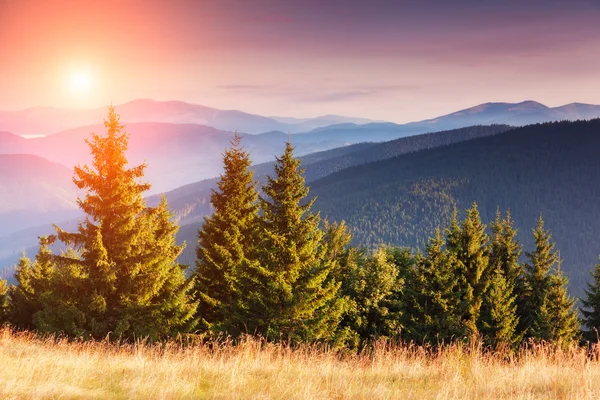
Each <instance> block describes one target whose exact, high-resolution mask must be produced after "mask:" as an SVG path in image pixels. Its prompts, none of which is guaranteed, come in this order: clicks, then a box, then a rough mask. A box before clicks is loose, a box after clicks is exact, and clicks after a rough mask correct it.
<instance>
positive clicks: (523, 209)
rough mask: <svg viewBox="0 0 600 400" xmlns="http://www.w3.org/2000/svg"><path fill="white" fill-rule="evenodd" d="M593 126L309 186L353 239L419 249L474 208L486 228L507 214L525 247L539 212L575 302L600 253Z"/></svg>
mask: <svg viewBox="0 0 600 400" xmlns="http://www.w3.org/2000/svg"><path fill="white" fill-rule="evenodd" d="M599 148H600V120H592V121H584V122H582V121H578V122H558V123H546V124H538V125H531V126H526V127H523V128H519V129H515V130H512V131H509V132H506V133H505V134H502V135H496V136H493V137H487V138H482V139H476V140H471V141H468V142H464V143H457V144H454V145H450V146H447V147H441V148H436V149H431V150H426V151H421V152H417V153H411V154H406V155H402V156H399V157H395V158H392V159H389V160H385V161H379V162H375V163H370V164H366V165H361V166H356V167H352V168H347V169H345V170H343V171H340V172H338V173H336V174H333V175H330V176H328V177H325V178H323V179H321V180H318V181H315V182H313V183H312V184H311V188H312V192H311V193H312V194H314V195H316V196H318V199H317V202H316V203H315V207H316V208H317V209H319V210H320V211H321V213H322V215H323V216H327V217H330V218H332V219H335V220H341V219H345V220H346V221H347V223H348V224H349V226H350V227H351V228H352V230H353V235H354V238H355V242H356V243H357V244H364V245H367V246H370V247H374V246H376V245H378V244H382V243H390V244H397V245H402V246H420V247H422V246H423V245H424V243H425V241H426V239H427V237H428V236H429V235H431V234H432V233H433V231H434V229H435V227H436V226H438V225H440V224H441V225H445V224H447V223H448V221H449V219H450V216H451V213H452V210H453V208H454V207H457V208H458V210H459V211H460V210H464V209H465V208H467V207H468V206H469V205H470V204H472V203H473V202H477V204H478V205H479V209H480V211H481V214H482V219H483V220H484V221H490V220H491V219H493V217H494V215H495V212H496V210H497V208H498V207H500V209H510V210H511V213H512V215H513V217H514V220H515V221H517V222H518V224H519V225H518V226H517V227H518V228H519V231H520V232H519V238H520V239H521V241H522V242H523V243H524V244H526V245H530V244H531V243H530V242H531V239H530V236H531V235H530V231H531V229H532V228H533V226H534V224H535V221H536V219H537V218H538V217H539V215H540V213H541V214H543V216H544V219H545V221H546V222H547V226H548V228H549V229H550V231H551V232H552V233H553V238H554V239H555V240H556V243H557V247H558V248H559V249H560V250H561V253H560V256H561V258H562V259H563V260H564V262H563V264H562V268H563V270H564V271H565V272H566V273H567V275H568V276H569V278H570V289H571V292H572V293H573V294H575V295H582V290H583V287H584V282H585V281H589V271H590V269H591V268H592V267H593V266H594V264H595V261H596V260H597V256H598V253H600V240H598V237H599V236H600V219H599V218H598V216H599V215H600V203H599V202H598V198H600V183H598V176H600V160H599V158H598V154H597V153H598V149H599Z"/></svg>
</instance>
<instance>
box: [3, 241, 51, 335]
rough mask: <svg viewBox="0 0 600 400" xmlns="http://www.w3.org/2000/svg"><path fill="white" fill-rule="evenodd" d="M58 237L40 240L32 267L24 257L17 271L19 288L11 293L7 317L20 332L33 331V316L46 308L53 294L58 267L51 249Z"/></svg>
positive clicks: (11, 290)
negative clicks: (22, 330) (45, 297)
mask: <svg viewBox="0 0 600 400" xmlns="http://www.w3.org/2000/svg"><path fill="white" fill-rule="evenodd" d="M54 241H55V237H54V236H49V237H46V236H44V237H40V238H39V245H40V247H39V251H38V253H37V255H36V257H35V260H34V262H33V263H32V262H31V260H30V259H29V258H27V256H26V255H25V254H23V256H22V257H21V258H20V259H19V263H18V264H17V268H16V270H15V275H14V276H15V281H16V285H15V286H12V287H11V288H10V290H9V293H8V297H9V308H8V311H7V312H8V317H9V320H10V322H11V323H12V325H14V326H15V327H17V328H20V329H33V328H34V325H35V324H34V316H35V314H36V313H37V312H39V311H41V310H42V308H43V298H44V296H48V294H49V292H51V291H52V281H53V277H54V273H55V264H54V262H53V260H52V251H51V249H50V246H51V245H52V244H53V243H54Z"/></svg>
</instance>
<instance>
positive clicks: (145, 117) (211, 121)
mask: <svg viewBox="0 0 600 400" xmlns="http://www.w3.org/2000/svg"><path fill="white" fill-rule="evenodd" d="M116 108H117V110H118V112H119V114H120V115H121V120H122V121H123V122H127V123H132V122H165V123H177V124H196V125H207V126H211V127H213V128H216V129H220V130H225V131H236V130H237V131H240V132H244V133H251V134H255V133H263V132H268V131H274V130H277V131H282V132H286V133H288V132H289V133H295V132H304V131H308V130H312V129H314V128H318V127H322V126H327V125H331V124H336V123H342V122H353V123H368V122H373V121H372V120H368V119H361V118H350V117H342V116H335V115H327V116H323V117H317V118H306V119H295V118H282V117H274V118H269V117H263V116H260V115H254V114H249V113H245V112H242V111H237V110H218V109H216V108H212V107H206V106H202V105H198V104H190V103H186V102H183V101H155V100H151V99H139V100H133V101H130V102H128V103H125V104H121V105H117V106H116ZM105 116H106V108H105V107H102V108H97V109H92V110H85V109H61V108H52V107H34V108H28V109H25V110H19V111H4V112H0V129H1V130H6V131H9V132H12V133H15V134H18V135H49V134H53V133H56V132H60V131H63V130H67V129H72V128H77V127H80V126H87V125H94V124H98V123H99V122H100V121H102V120H103V119H104V117H105Z"/></svg>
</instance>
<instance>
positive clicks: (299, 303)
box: [240, 141, 343, 341]
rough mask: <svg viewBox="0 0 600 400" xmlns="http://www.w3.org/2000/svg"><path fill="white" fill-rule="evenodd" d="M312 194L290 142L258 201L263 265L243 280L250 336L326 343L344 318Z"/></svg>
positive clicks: (259, 255)
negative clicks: (312, 209) (251, 334)
mask: <svg viewBox="0 0 600 400" xmlns="http://www.w3.org/2000/svg"><path fill="white" fill-rule="evenodd" d="M308 190H309V189H308V188H307V187H306V186H305V182H304V177H303V169H301V168H300V161H299V160H298V159H296V158H295V157H294V154H293V147H292V145H291V143H290V142H289V141H288V142H287V144H286V148H285V152H284V154H283V155H282V156H281V157H277V162H276V164H275V176H274V177H269V178H268V182H267V183H266V184H265V185H264V186H263V192H264V197H261V198H260V206H261V210H262V215H261V218H260V242H259V243H258V244H257V249H258V253H257V259H258V261H259V264H257V265H249V267H248V268H247V269H246V270H245V271H244V274H243V276H242V288H241V290H242V291H243V293H244V297H243V298H242V299H241V301H240V304H241V305H242V306H243V311H242V312H243V313H244V314H245V315H246V317H245V320H246V324H245V328H246V330H247V332H248V333H257V334H261V335H263V336H266V337H267V338H268V339H270V340H280V339H281V340H286V341H287V340H289V341H310V340H316V339H327V338H330V337H331V336H332V335H333V333H334V332H335V330H336V328H337V325H338V323H339V320H340V319H341V317H342V312H343V307H341V306H340V305H339V304H340V303H339V302H342V301H343V300H342V299H339V298H338V299H336V297H337V294H338V290H339V287H340V283H339V282H337V281H336V280H335V279H331V277H330V274H331V273H332V272H333V271H334V270H335V265H334V264H333V263H332V262H330V260H328V258H327V252H328V248H327V245H326V243H325V242H324V233H323V231H322V230H321V229H320V228H319V222H320V217H319V214H314V213H312V212H311V207H312V205H313V203H314V199H311V200H305V198H306V196H307V195H308Z"/></svg>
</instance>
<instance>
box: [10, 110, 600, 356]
mask: <svg viewBox="0 0 600 400" xmlns="http://www.w3.org/2000/svg"><path fill="white" fill-rule="evenodd" d="M105 126H106V128H107V130H108V134H107V135H106V136H100V135H96V134H92V139H91V140H90V141H88V144H89V146H90V149H91V152H92V156H93V162H92V165H91V167H88V166H84V167H76V168H75V177H74V183H75V184H76V185H77V187H78V188H80V189H83V190H86V194H85V196H84V197H83V198H82V199H79V200H78V202H79V206H80V208H81V209H82V210H83V211H84V212H85V214H86V218H85V219H84V220H83V221H81V222H80V224H79V226H78V229H77V231H76V232H74V233H70V232H65V231H63V230H61V229H60V228H58V227H56V234H55V235H52V236H49V237H43V238H40V250H39V252H38V254H37V255H36V256H35V259H34V260H30V259H28V258H27V257H25V256H24V257H23V258H21V260H20V262H19V264H18V266H17V268H16V273H15V279H16V282H17V283H16V285H14V286H10V287H8V286H7V284H6V282H3V281H0V318H1V319H2V320H4V321H8V322H9V323H10V324H11V325H13V326H14V327H16V328H19V329H34V330H37V331H39V332H42V333H57V332H59V333H62V334H66V335H68V336H70V337H77V338H84V339H87V338H95V339H104V338H112V339H121V340H131V339H135V338H149V339H150V340H162V339H166V338H169V337H175V336H177V335H179V334H186V333H197V334H202V335H206V336H217V337H218V336H222V337H225V336H227V337H229V336H231V337H234V338H236V337H239V336H241V335H245V334H251V335H260V336H262V337H264V338H266V339H267V340H272V341H281V340H282V341H286V342H290V343H297V342H313V341H322V342H327V343H331V344H333V345H336V346H348V347H353V348H356V347H359V346H362V345H363V344H364V343H366V342H368V341H369V340H371V339H374V338H379V337H386V338H390V339H402V340H405V341H413V342H416V343H419V344H430V345H434V346H435V345H439V344H443V343H450V342H453V341H469V340H472V339H473V338H481V339H482V340H483V342H484V343H485V344H486V345H488V346H490V347H499V346H503V347H512V348H514V347H516V346H518V345H519V344H520V343H523V342H524V341H529V340H544V341H550V342H557V343H570V342H572V341H575V340H578V339H579V337H580V320H579V318H578V314H577V311H576V309H575V300H574V299H572V298H571V297H569V296H568V295H567V290H566V286H567V279H566V277H565V276H564V275H563V274H562V272H561V269H560V258H559V254H558V252H557V250H556V249H555V248H554V244H553V242H552V240H551V235H550V233H549V232H548V231H547V230H546V229H545V228H544V222H543V220H542V218H541V217H540V219H539V221H538V223H537V226H536V228H535V229H534V230H533V238H534V242H535V247H534V248H533V249H531V252H526V253H525V259H526V261H525V262H524V263H521V262H520V258H521V253H522V251H523V250H522V246H521V245H520V244H519V243H518V241H517V240H516V230H515V228H514V226H513V221H512V219H511V216H510V213H509V212H506V214H505V215H504V216H502V215H501V214H500V213H499V212H498V213H497V216H496V219H495V221H494V222H493V223H491V224H490V225H491V226H490V230H489V233H488V232H487V231H486V226H485V225H484V224H482V222H481V219H480V216H479V213H478V210H477V205H476V204H474V205H473V207H471V208H470V209H468V210H467V213H466V217H465V218H464V219H462V220H459V218H458V216H457V213H456V211H455V212H454V216H453V218H452V221H451V223H450V224H449V226H447V227H446V228H445V229H441V228H438V229H437V230H436V232H435V235H434V236H433V237H432V238H430V239H429V242H428V243H427V245H426V247H425V249H424V251H423V252H417V253H416V254H413V253H412V252H411V251H410V250H408V249H404V248H396V247H394V248H391V247H382V248H380V249H379V250H377V251H375V252H368V251H367V250H365V249H362V248H357V247H352V246H351V245H350V242H351V234H350V232H349V229H348V228H347V227H346V225H345V223H344V222H341V223H329V222H328V221H326V220H323V221H322V220H321V218H320V215H319V213H315V212H313V211H312V209H311V207H312V205H313V202H314V199H311V198H309V196H308V192H309V189H308V187H307V186H306V185H305V180H304V177H303V169H302V168H301V167H300V161H299V160H298V159H296V158H295V157H294V154H293V147H292V146H291V144H290V143H289V142H288V143H287V145H286V149H285V151H284V153H283V155H281V157H277V158H276V163H275V166H274V175H273V176H270V177H268V179H267V182H266V183H265V184H264V185H263V187H262V188H261V190H260V194H259V190H258V188H257V184H256V183H255V181H254V179H253V173H252V171H251V170H250V165H251V161H250V156H249V153H248V152H247V151H245V150H244V149H243V147H242V146H241V143H240V137H239V136H237V135H236V136H235V138H234V139H233V141H232V143H231V147H230V148H229V149H228V150H227V151H226V152H225V154H224V159H223V162H224V173H223V175H222V176H221V178H220V180H219V182H218V188H217V189H216V190H214V191H213V192H212V195H211V203H212V205H213V207H214V213H213V214H212V215H211V216H209V217H206V218H205V222H204V225H203V226H202V228H201V230H200V231H199V233H198V243H197V251H196V256H197V261H196V265H195V268H194V269H193V270H192V271H190V274H188V275H189V277H186V272H187V270H188V267H187V266H185V265H180V264H179V263H178V262H177V257H178V255H179V254H180V253H181V251H182V248H183V247H182V246H178V245H176V244H175V234H176V232H177V229H178V227H177V226H176V225H175V224H174V223H173V222H172V221H171V217H172V215H171V214H170V212H169V210H168V206H167V203H166V200H165V199H164V198H163V200H162V202H161V203H160V204H159V205H158V206H157V207H147V206H146V204H145V202H144V199H143V197H142V193H143V192H145V191H146V190H148V189H149V185H148V184H146V183H140V182H139V179H140V178H142V177H143V171H144V168H145V164H142V165H140V166H136V167H133V168H128V167H127V159H126V157H125V153H126V150H127V143H128V135H127V134H126V133H124V132H123V126H122V125H120V123H119V118H118V115H117V114H116V113H115V110H114V109H113V108H110V110H109V115H108V118H107V119H106V121H105ZM55 242H61V243H63V244H64V245H65V246H66V250H64V251H62V252H61V254H53V252H52V246H53V244H54V243H55ZM593 278H594V283H593V284H590V285H589V291H588V298H587V300H585V301H584V302H583V304H584V306H585V307H586V310H584V312H583V316H584V320H585V325H586V326H587V327H588V328H589V330H590V331H593V330H594V329H596V328H597V327H598V326H599V325H600V264H599V266H597V267H596V269H595V271H594V272H593Z"/></svg>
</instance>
